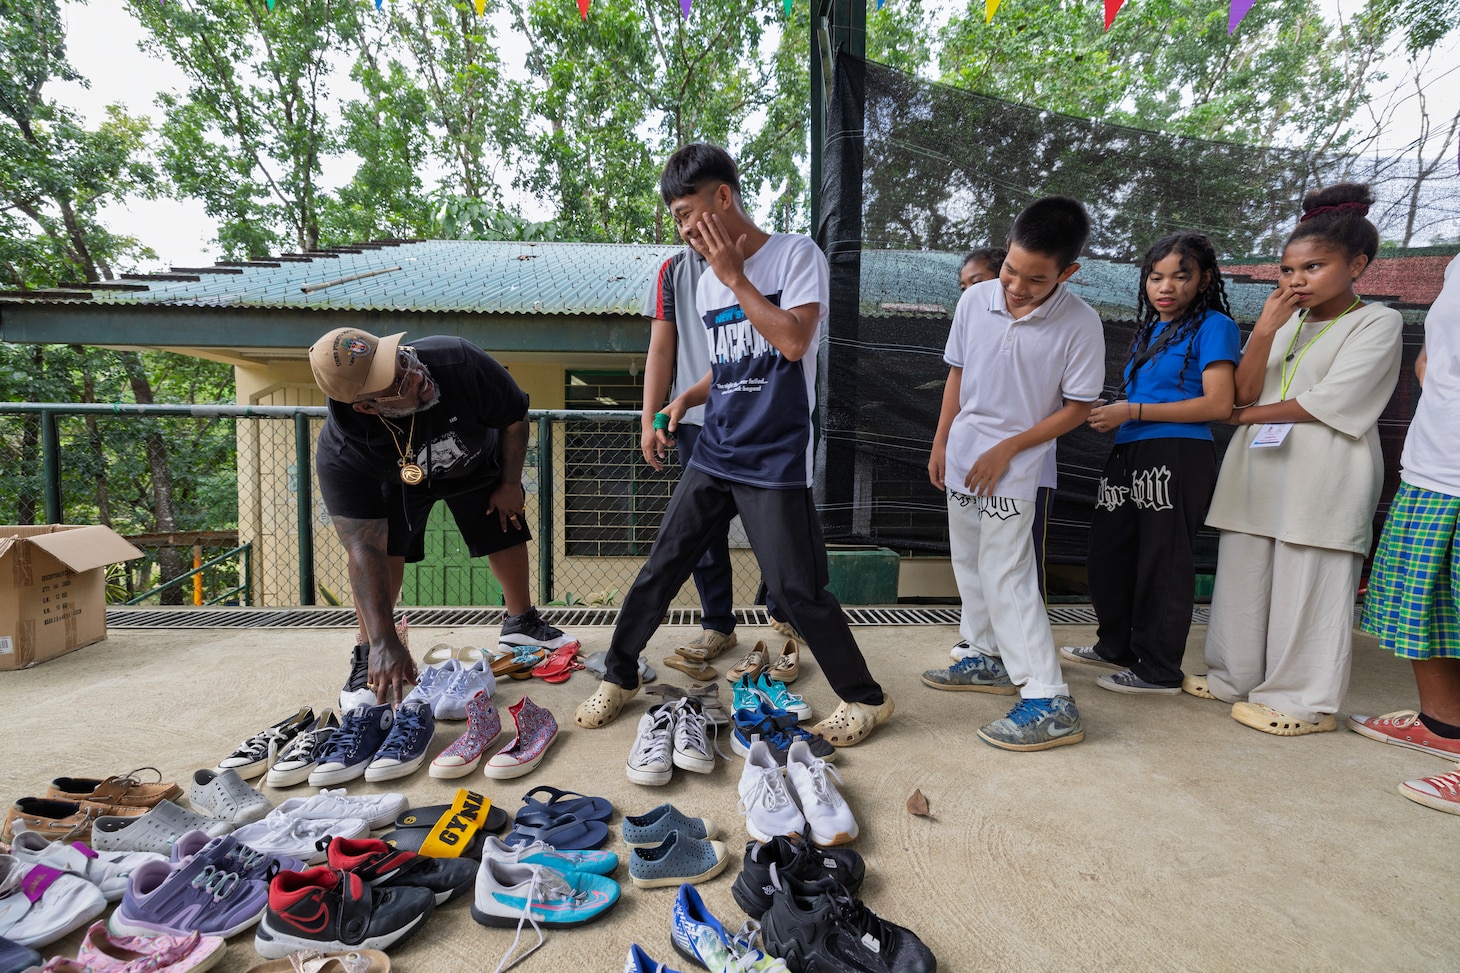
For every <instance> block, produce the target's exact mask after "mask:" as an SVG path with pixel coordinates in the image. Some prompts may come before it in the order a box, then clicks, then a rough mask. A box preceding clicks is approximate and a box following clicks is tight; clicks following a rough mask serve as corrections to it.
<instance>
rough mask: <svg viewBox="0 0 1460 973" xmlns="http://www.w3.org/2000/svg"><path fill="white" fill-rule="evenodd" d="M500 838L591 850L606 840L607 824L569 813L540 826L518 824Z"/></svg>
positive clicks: (521, 842)
mask: <svg viewBox="0 0 1460 973" xmlns="http://www.w3.org/2000/svg"><path fill="white" fill-rule="evenodd" d="M502 840H503V841H504V842H505V843H506V844H509V845H530V844H532V843H533V842H534V841H542V842H545V843H547V844H549V845H552V846H553V847H554V848H556V849H558V850H559V851H592V850H594V849H595V848H600V847H602V846H603V843H604V842H606V841H607V840H608V825H606V824H604V823H603V822H602V821H585V820H583V819H582V818H578V817H574V816H573V815H571V814H569V815H565V816H563V817H559V818H558V819H557V820H556V821H554V822H553V823H552V824H550V825H546V826H544V827H540V828H535V827H532V826H530V825H527V826H524V825H522V824H518V825H516V826H514V827H513V829H512V830H511V831H510V832H509V833H508V834H507V837H505V838H503V839H502Z"/></svg>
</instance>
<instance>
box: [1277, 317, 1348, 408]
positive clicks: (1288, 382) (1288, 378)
mask: <svg viewBox="0 0 1460 973" xmlns="http://www.w3.org/2000/svg"><path fill="white" fill-rule="evenodd" d="M1362 301H1363V298H1362V297H1356V298H1354V302H1353V303H1352V304H1350V305H1349V306H1348V307H1346V308H1344V309H1343V310H1342V311H1341V312H1339V315H1338V317H1336V318H1334V319H1333V320H1332V321H1329V322H1328V324H1327V326H1325V327H1324V329H1323V330H1322V331H1320V332H1318V336H1317V337H1316V338H1314V339H1313V340H1312V341H1310V342H1308V343H1307V344H1306V345H1304V346H1303V350H1302V351H1300V352H1299V353H1298V360H1297V361H1295V362H1293V371H1292V374H1291V375H1290V374H1288V362H1290V361H1293V348H1294V346H1296V345H1297V343H1298V339H1299V338H1301V337H1302V336H1303V322H1304V321H1307V320H1308V312H1307V311H1304V312H1303V316H1302V317H1301V318H1299V319H1298V329H1297V330H1296V331H1294V332H1293V340H1292V341H1289V342H1288V353H1287V355H1286V356H1285V357H1284V358H1283V366H1282V377H1283V387H1282V396H1281V397H1280V398H1279V399H1278V401H1279V402H1282V401H1285V400H1286V399H1287V397H1288V388H1289V387H1291V386H1292V384H1293V379H1294V378H1296V377H1297V376H1298V366H1299V365H1301V364H1303V356H1304V355H1306V354H1308V349H1309V348H1312V347H1313V346H1314V345H1316V344H1318V339H1319V338H1322V337H1323V336H1324V335H1326V334H1328V329H1329V328H1331V327H1333V326H1334V325H1335V324H1337V323H1338V322H1339V320H1340V319H1341V318H1342V317H1343V316H1344V315H1345V314H1347V313H1348V312H1350V311H1352V310H1353V309H1354V308H1356V307H1358V306H1359V304H1360V302H1362Z"/></svg>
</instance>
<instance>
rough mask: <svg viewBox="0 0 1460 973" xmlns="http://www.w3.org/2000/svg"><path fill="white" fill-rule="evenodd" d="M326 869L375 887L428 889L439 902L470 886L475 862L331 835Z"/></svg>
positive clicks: (475, 871)
mask: <svg viewBox="0 0 1460 973" xmlns="http://www.w3.org/2000/svg"><path fill="white" fill-rule="evenodd" d="M329 865H330V868H338V869H340V870H341V871H346V872H354V873H355V874H356V875H359V876H360V877H361V878H363V879H364V880H365V881H367V882H369V883H370V884H371V885H374V886H375V887H376V888H394V887H396V886H398V885H414V886H417V887H418V888H423V889H430V890H431V891H432V892H433V893H435V895H436V904H437V905H442V904H444V903H446V902H449V901H451V900H452V899H454V898H456V896H457V895H459V894H460V893H461V892H464V891H466V890H467V889H469V888H471V887H472V886H473V885H474V884H475V882H476V878H477V868H478V867H479V866H478V864H477V863H476V862H475V861H468V860H466V859H464V858H431V857H429V856H426V855H418V854H416V853H415V852H414V851H400V850H397V849H395V848H392V847H391V846H390V845H387V844H386V843H385V842H383V841H381V840H379V839H377V838H334V839H332V840H331V841H330V845H329Z"/></svg>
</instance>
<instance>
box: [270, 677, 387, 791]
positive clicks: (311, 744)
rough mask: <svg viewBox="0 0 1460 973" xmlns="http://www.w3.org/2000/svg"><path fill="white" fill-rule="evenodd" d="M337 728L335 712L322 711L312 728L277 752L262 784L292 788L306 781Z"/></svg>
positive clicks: (337, 719)
mask: <svg viewBox="0 0 1460 973" xmlns="http://www.w3.org/2000/svg"><path fill="white" fill-rule="evenodd" d="M371 696H372V697H373V696H374V693H372V694H371ZM339 728H340V716H339V714H338V713H336V712H335V711H334V710H332V709H329V710H325V711H324V712H323V713H321V714H320V715H319V718H318V719H317V720H315V722H314V726H313V727H311V728H310V729H308V730H304V731H302V732H301V733H300V734H299V735H298V736H297V737H295V738H294V742H293V743H291V744H289V746H288V748H287V749H285V751H284V752H283V753H281V754H280V755H279V759H278V760H276V761H274V766H272V767H270V768H269V774H268V776H267V777H265V778H264V783H266V784H268V785H269V786H270V787H293V786H294V785H295V784H302V783H304V782H305V781H307V780H308V779H309V775H310V773H311V772H312V771H313V770H314V766H315V764H317V763H318V762H319V754H321V753H323V752H324V745H325V744H326V743H328V742H329V738H330V737H332V736H334V734H335V731H336V730H338V729H339Z"/></svg>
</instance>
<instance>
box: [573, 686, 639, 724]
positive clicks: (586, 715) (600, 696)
mask: <svg viewBox="0 0 1460 973" xmlns="http://www.w3.org/2000/svg"><path fill="white" fill-rule="evenodd" d="M637 695H639V687H638V686H635V687H634V688H633V689H625V688H624V687H622V686H619V685H617V684H615V683H611V682H609V681H608V680H606V679H605V680H604V681H603V682H600V683H599V684H598V692H596V693H594V694H593V695H592V696H589V697H588V698H587V699H585V700H583V702H581V703H579V704H578V711H577V712H576V713H574V714H573V722H574V723H577V724H578V725H579V726H581V727H583V728H585V729H589V730H596V729H598V728H599V727H601V726H608V724H610V723H612V722H613V721H614V717H616V716H618V714H619V711H620V710H622V709H623V708H624V703H627V702H628V701H629V700H631V699H633V698H634V697H635V696H637Z"/></svg>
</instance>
